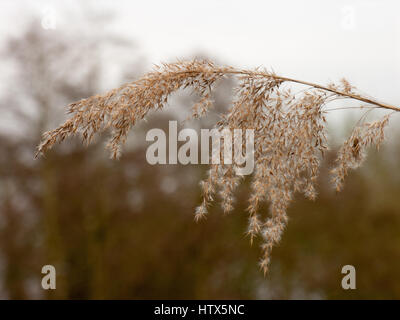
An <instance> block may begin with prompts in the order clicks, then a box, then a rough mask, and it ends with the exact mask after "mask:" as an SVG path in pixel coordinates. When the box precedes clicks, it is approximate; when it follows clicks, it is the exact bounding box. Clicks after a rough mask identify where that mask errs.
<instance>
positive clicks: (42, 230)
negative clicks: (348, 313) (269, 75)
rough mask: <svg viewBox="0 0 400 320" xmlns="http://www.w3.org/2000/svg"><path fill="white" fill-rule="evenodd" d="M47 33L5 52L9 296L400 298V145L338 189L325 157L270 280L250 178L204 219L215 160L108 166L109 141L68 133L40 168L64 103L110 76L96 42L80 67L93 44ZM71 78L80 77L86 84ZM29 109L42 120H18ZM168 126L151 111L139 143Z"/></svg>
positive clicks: (2, 154)
mask: <svg viewBox="0 0 400 320" xmlns="http://www.w3.org/2000/svg"><path fill="white" fill-rule="evenodd" d="M43 37H44V36H43V32H42V31H40V30H39V31H38V30H34V28H33V29H32V30H30V31H28V32H27V33H26V34H25V35H23V36H21V37H20V38H17V39H13V40H10V43H9V45H10V47H9V50H10V51H7V52H8V55H9V56H12V59H14V63H15V65H16V67H15V68H16V78H15V79H14V80H12V81H13V82H10V88H11V90H10V92H9V93H10V94H9V95H8V96H5V97H3V99H2V100H1V102H0V104H1V107H2V111H3V112H10V113H13V114H16V115H17V118H16V119H15V120H14V121H15V123H18V125H16V128H17V129H18V130H17V131H18V132H17V133H16V134H10V133H7V132H5V133H2V134H1V136H0V284H1V286H0V289H1V290H0V294H1V297H2V298H12V299H23V298H46V299H55V298H61V299H69V298H74V299H76V298H83V299H100V298H110V299H117V298H121V299H130V298H134V299H147V298H153V299H154V298H169V299H174V298H180V299H200V298H201V299H269V298H273V299H277V298H283V299H293V298H305V299H308V298H324V299H332V298H338V299H354V298H362V299H364V298H365V299H381V298H390V299H392V298H400V232H399V230H400V202H399V199H398V197H399V195H400V174H399V172H398V170H397V169H398V168H399V163H400V162H399V160H398V159H399V158H398V154H399V152H398V151H399V150H400V148H398V147H397V148H396V147H395V146H394V144H392V145H391V148H390V150H383V152H380V153H372V154H371V157H370V158H369V160H368V162H367V163H366V165H365V166H364V167H363V168H362V169H361V170H359V171H357V172H354V173H352V174H351V175H350V177H349V179H348V180H347V184H346V188H345V190H344V191H343V192H342V193H340V194H335V192H334V191H333V190H332V188H331V187H330V185H329V182H328V179H329V177H328V172H327V171H328V165H329V164H331V163H332V161H333V158H332V157H333V155H334V152H332V153H331V154H329V155H328V157H327V160H326V164H325V165H324V167H323V170H322V175H321V181H320V190H319V191H320V195H319V198H318V200H317V201H316V202H311V201H307V200H304V199H303V198H300V197H299V199H297V200H296V201H295V202H294V204H293V205H292V207H291V208H290V211H289V217H290V221H289V224H288V228H287V230H286V232H285V233H284V236H283V240H282V242H281V244H280V245H279V246H277V247H276V248H275V249H274V250H273V257H272V265H271V272H270V273H269V274H268V275H267V277H266V278H264V277H263V276H262V273H261V272H260V270H259V268H258V265H257V262H258V258H259V256H258V255H259V249H258V247H257V243H256V245H253V246H250V244H249V239H248V238H247V237H245V230H246V226H247V214H246V212H245V208H246V205H247V200H246V199H247V192H248V188H247V186H246V183H245V184H244V185H242V186H241V187H240V188H239V190H238V199H237V208H236V210H235V211H234V212H233V213H232V214H231V215H228V216H223V214H222V213H221V210H220V209H219V208H218V207H214V208H213V209H212V212H211V213H210V215H209V217H208V219H207V220H205V221H202V222H200V223H195V222H194V221H193V210H194V208H195V207H196V205H197V204H198V202H199V200H200V188H199V185H198V182H199V181H200V180H201V179H202V178H203V177H204V176H205V170H206V167H205V166H181V165H171V166H151V165H149V164H148V163H147V162H146V160H145V147H146V145H140V144H139V145H138V146H136V147H134V148H133V147H132V148H128V149H127V150H125V152H124V154H123V157H122V158H121V160H119V161H112V160H109V159H108V158H107V155H106V154H105V151H103V146H104V141H102V140H101V139H100V140H99V141H97V143H95V144H94V145H93V146H91V147H89V148H84V147H82V146H81V145H80V143H79V142H78V141H76V140H74V139H71V140H69V141H68V142H67V143H65V144H64V145H63V146H59V147H57V148H55V149H54V150H53V151H51V152H50V153H48V154H47V156H46V157H44V158H40V159H37V160H33V155H34V151H35V150H34V149H35V146H36V144H37V143H38V142H39V140H40V132H42V131H43V130H44V129H46V128H49V127H51V126H52V124H53V122H54V121H55V120H57V119H56V118H57V116H55V114H58V115H59V114H61V113H63V112H62V109H60V108H54V104H55V103H57V104H60V105H62V104H67V103H68V102H71V101H74V100H75V99H77V98H82V97H85V96H89V95H91V94H94V93H96V92H97V90H99V88H100V84H99V80H98V79H99V75H101V72H102V68H101V67H100V65H101V61H97V60H95V61H93V59H95V58H94V57H98V56H99V54H98V53H99V51H100V50H101V49H100V47H99V45H98V43H96V44H92V46H91V47H89V48H87V49H86V50H88V51H90V52H91V55H90V58H88V59H89V60H91V61H92V63H90V64H89V63H87V61H85V59H78V64H76V63H77V62H76V61H75V60H74V59H71V61H70V60H69V59H67V58H68V57H70V56H74V55H76V53H77V52H76V50H78V51H79V50H80V49H79V44H80V42H79V41H81V42H82V44H83V42H84V39H81V38H80V40H79V41H78V44H77V43H76V42H74V45H73V46H72V42H71V39H62V38H61V39H60V38H59V37H58V38H56V37H54V38H43ZM46 37H47V36H46ZM85 45H87V43H86V44H85ZM77 46H78V49H76V47H77ZM73 50H75V51H73ZM96 50H97V51H96ZM10 52H14V53H15V52H18V54H10ZM23 53H25V54H23ZM67 60H68V61H70V63H73V64H72V65H68V64H67V63H66V61H67ZM58 64H60V65H58ZM54 65H55V66H56V69H57V70H58V71H59V74H56V73H54V72H53V71H52V70H53V69H49V68H50V66H53V67H54ZM71 70H83V75H81V77H80V78H79V79H78V80H76V75H75V74H73V72H72V71H71ZM18 79H19V80H18ZM23 79H25V80H23ZM10 81H11V80H10ZM43 84H44V85H43ZM15 87H17V88H18V92H19V94H18V95H15V94H14V93H13V92H15ZM228 87H229V86H228ZM13 88H14V91H13ZM223 90H225V91H223V92H221V93H220V94H221V96H225V97H227V99H229V94H230V92H229V90H227V88H223ZM221 99H223V98H221ZM221 101H222V100H218V99H217V104H218V105H219V107H218V106H217V110H218V108H222V106H221V105H222V104H223V103H222V102H221ZM26 104H29V105H30V106H32V108H34V110H35V112H34V113H33V116H32V114H31V115H30V116H27V115H26V114H24V115H23V116H21V110H20V109H21V108H22V111H24V108H25V105H26ZM18 121H19V122H18ZM167 122H168V115H166V114H161V115H159V116H157V115H154V117H153V118H151V119H149V122H148V123H147V124H146V125H144V126H141V127H139V128H137V129H135V130H134V135H135V136H140V133H143V132H144V131H145V130H147V129H148V128H152V127H163V126H167ZM205 125H207V123H205ZM18 133H20V134H18ZM134 139H135V137H134V136H133V137H132V140H134ZM128 145H129V142H128ZM390 157H392V158H390ZM265 210H267V208H265ZM46 264H52V265H54V266H55V267H56V270H57V289H56V290H54V291H51V290H50V291H44V290H42V289H41V287H40V283H41V277H42V274H41V268H42V266H43V265H46ZM346 264H352V265H354V266H355V267H356V270H357V289H356V290H348V291H346V290H343V289H342V288H341V279H342V277H343V275H342V274H341V268H342V266H343V265H346Z"/></svg>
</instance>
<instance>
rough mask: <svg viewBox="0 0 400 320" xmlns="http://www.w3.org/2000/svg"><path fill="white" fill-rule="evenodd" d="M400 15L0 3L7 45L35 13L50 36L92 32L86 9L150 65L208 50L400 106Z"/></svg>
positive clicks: (229, 6)
mask: <svg viewBox="0 0 400 320" xmlns="http://www.w3.org/2000/svg"><path fill="white" fill-rule="evenodd" d="M399 9H400V2H399V1H398V0H386V1H385V0H380V1H377V0H350V1H340V0H335V1H333V0H332V1H321V0H292V1H291V0H279V1H276V0H275V1H265V0H264V1H256V0H247V1H237V0H201V1H200V0H197V1H179V0H169V1H161V0H159V1H156V0H147V1H143V0H142V1H128V0H113V1H111V0H101V1H99V0H97V1H78V0H68V1H67V0H57V1H50V0H35V1H26V0H19V1H15V0H2V1H1V2H0V44H1V40H3V39H5V38H6V37H7V35H9V34H14V33H18V32H19V30H21V29H22V28H21V27H22V26H23V25H24V23H25V22H27V21H29V17H30V16H32V15H34V16H36V17H38V23H40V21H41V20H42V22H43V21H46V20H43V19H46V16H48V15H50V16H51V18H54V19H55V20H54V21H55V23H56V24H55V29H50V30H45V29H43V32H60V31H64V32H65V31H67V32H68V31H71V32H72V31H73V30H77V29H79V30H81V32H85V30H87V29H90V22H88V21H87V19H86V15H85V13H84V12H85V11H91V12H94V11H97V12H98V13H101V14H107V13H108V12H114V13H115V19H114V20H113V22H111V23H110V24H109V25H105V26H104V29H107V30H112V31H113V32H114V33H117V34H121V35H123V36H125V37H127V38H129V39H132V40H133V41H135V42H136V43H137V44H138V47H139V48H140V52H141V53H142V54H143V55H144V56H146V58H147V61H148V63H149V65H150V64H151V63H158V62H160V61H171V60H175V59H176V58H185V57H189V56H191V55H192V54H195V53H199V52H203V53H205V54H208V55H210V56H212V57H215V58H216V59H218V61H220V62H223V63H226V64H233V65H235V66H243V67H256V66H260V65H262V66H266V67H272V68H273V69H274V70H275V71H276V72H277V73H278V74H282V75H287V76H292V77H297V78H301V79H304V80H309V81H316V82H321V83H327V82H328V81H330V80H338V79H339V78H341V77H343V76H344V77H346V78H348V79H349V80H350V81H351V82H352V83H353V84H355V85H356V86H357V87H359V88H360V89H362V91H365V92H368V93H369V94H370V95H372V96H375V97H377V98H380V99H382V100H384V101H387V102H390V103H393V104H398V105H400V94H399V91H400V90H399V88H400V19H399V17H398V14H399ZM98 32H103V27H100V28H99V29H98Z"/></svg>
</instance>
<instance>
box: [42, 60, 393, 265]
mask: <svg viewBox="0 0 400 320" xmlns="http://www.w3.org/2000/svg"><path fill="white" fill-rule="evenodd" d="M226 77H235V78H237V80H238V85H237V87H236V90H235V93H234V100H233V103H232V106H231V108H230V110H229V111H228V112H227V114H224V115H222V116H221V120H220V121H219V122H218V123H216V125H215V128H216V129H218V130H221V131H222V130H224V129H229V130H232V129H254V143H255V146H254V147H255V148H254V160H255V170H254V173H253V175H252V181H251V192H250V197H249V204H248V208H247V211H248V214H249V223H248V231H247V232H248V234H249V236H250V239H251V241H252V240H253V238H254V237H256V236H260V237H261V238H262V239H263V241H262V258H261V261H260V266H261V268H262V270H263V271H264V273H266V272H267V270H268V265H269V261H270V255H271V250H272V248H273V246H274V245H275V244H276V243H278V242H279V241H280V239H281V237H282V233H283V230H284V229H285V226H286V224H287V221H288V217H287V208H288V206H289V204H290V202H291V201H292V199H293V195H294V194H295V193H296V192H299V193H303V194H304V195H305V197H307V198H309V199H315V197H316V190H315V184H316V180H317V177H318V172H319V167H320V161H321V158H322V157H323V155H324V153H325V152H326V151H327V149H328V147H327V139H326V119H325V113H326V112H327V109H326V105H327V104H328V103H329V102H332V101H334V100H337V99H343V98H346V99H353V100H358V101H359V102H360V103H362V104H363V105H369V107H373V108H382V109H386V110H389V111H392V112H391V113H389V114H387V115H385V116H384V117H383V118H382V119H381V120H378V121H375V122H372V123H365V122H364V121H360V123H359V124H358V125H357V126H356V127H355V128H354V130H353V132H352V133H351V135H350V137H349V138H348V139H347V140H346V141H345V143H344V144H343V146H342V147H341V149H340V150H339V152H338V155H337V160H336V166H335V168H333V170H332V181H333V184H334V186H335V188H336V189H337V190H338V191H340V190H341V188H342V185H343V181H344V178H345V177H346V175H347V174H348V171H349V169H353V168H356V167H358V166H360V165H361V164H362V161H363V160H364V158H365V152H366V149H367V147H368V146H371V145H375V146H377V147H378V146H379V145H380V144H381V142H382V141H383V139H384V128H385V127H386V125H387V124H388V121H389V117H390V115H391V114H393V113H394V112H397V111H400V108H398V107H395V106H391V105H388V104H384V103H381V102H378V101H376V100H374V99H371V98H369V97H366V96H364V95H362V94H360V93H358V92H357V90H356V89H355V88H354V87H353V86H351V85H350V83H349V82H348V81H347V80H345V79H343V80H342V81H341V82H340V83H338V84H329V85H327V86H321V85H318V84H314V83H309V82H306V81H300V80H296V79H291V78H286V77H283V76H278V75H276V74H275V73H273V72H271V71H268V70H241V69H235V68H232V67H229V66H217V65H215V64H214V63H212V62H210V61H207V60H193V61H178V62H176V63H169V64H162V65H161V66H159V67H156V68H155V70H153V71H152V72H149V73H147V74H146V75H144V76H143V77H141V78H140V79H138V80H136V81H133V82H130V83H127V84H125V85H123V86H121V87H119V88H117V89H114V90H111V91H110V92H107V93H105V94H102V95H95V96H92V97H89V98H87V99H83V100H80V101H77V102H74V103H71V104H70V105H69V107H68V113H69V114H70V117H69V118H68V119H67V120H66V121H65V122H64V123H63V124H62V125H61V126H59V127H58V128H56V129H54V130H52V131H49V132H46V133H44V135H43V140H42V142H41V143H40V144H39V146H38V151H37V155H39V154H42V153H44V152H45V151H47V150H48V149H50V148H52V147H53V146H54V145H55V144H56V143H58V142H62V141H63V140H64V139H66V138H67V137H69V136H71V135H73V134H80V135H81V136H82V139H83V141H84V142H85V143H90V141H91V140H92V138H93V136H94V135H95V134H97V133H99V132H102V131H104V130H106V129H111V138H110V140H109V142H108V144H107V149H109V151H110V152H111V156H112V157H114V158H118V157H119V156H120V153H121V146H122V144H123V143H124V142H125V141H126V138H127V134H128V131H129V129H130V128H131V127H132V126H134V125H135V124H136V123H137V122H138V121H140V120H142V119H143V118H144V117H145V116H146V114H147V113H148V112H149V111H150V110H152V109H161V108H163V107H164V106H165V105H166V104H167V102H168V98H169V96H170V95H171V94H172V93H173V92H175V91H177V90H179V89H183V88H188V87H189V88H192V89H193V90H194V91H195V92H196V93H197V94H198V95H199V96H200V100H199V101H198V103H196V104H195V105H194V106H193V107H192V111H193V112H192V116H193V118H199V117H202V116H204V115H205V114H206V113H207V111H208V110H209V109H210V107H211V106H212V101H211V93H212V91H213V89H214V88H215V86H216V85H217V83H218V82H219V81H220V80H221V79H223V78H226ZM290 83H297V84H300V85H304V86H305V90H303V91H302V92H301V93H296V94H295V93H293V92H292V90H291V88H290V86H288V85H287V84H290ZM236 167H237V165H236V164H235V163H233V164H224V163H223V162H222V163H221V164H211V165H210V169H209V171H208V175H207V177H206V179H205V180H204V181H202V183H201V187H202V195H203V200H202V202H201V204H200V205H199V206H198V207H197V208H196V211H195V214H196V216H195V217H196V219H201V218H202V217H204V216H205V215H207V212H208V209H209V206H210V205H211V203H212V202H213V201H214V198H215V196H216V195H217V194H219V195H220V197H221V199H222V204H221V205H222V208H223V210H224V211H225V212H230V211H232V210H233V205H234V199H235V197H234V192H235V188H236V187H237V186H238V185H239V183H240V182H241V177H240V176H237V175H236V174H235V169H236ZM265 202H266V203H268V204H269V214H267V215H265V214H264V217H262V216H261V212H260V205H261V204H262V203H265Z"/></svg>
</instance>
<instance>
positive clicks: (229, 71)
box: [176, 68, 400, 111]
mask: <svg viewBox="0 0 400 320" xmlns="http://www.w3.org/2000/svg"><path fill="white" fill-rule="evenodd" d="M197 72H198V73H204V72H207V73H220V74H221V73H222V74H234V75H249V76H251V75H253V76H254V75H255V76H262V77H266V78H273V79H276V80H281V81H283V82H293V83H298V84H302V85H306V86H309V87H313V88H316V89H321V90H324V91H329V92H332V93H335V94H337V95H339V96H343V97H347V98H351V99H354V100H358V101H362V102H365V103H368V104H372V105H375V106H377V107H379V108H384V109H390V110H394V111H400V107H396V106H392V105H389V104H386V103H382V102H378V101H376V100H373V99H370V98H367V97H363V96H360V95H357V94H354V93H347V92H343V91H339V90H335V89H333V88H329V87H326V86H322V85H319V84H316V83H312V82H308V81H302V80H297V79H292V78H288V77H282V76H277V75H275V74H270V73H265V72H255V71H247V70H236V69H231V68H229V69H223V68H221V69H218V70H215V71H178V72H176V73H197Z"/></svg>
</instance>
